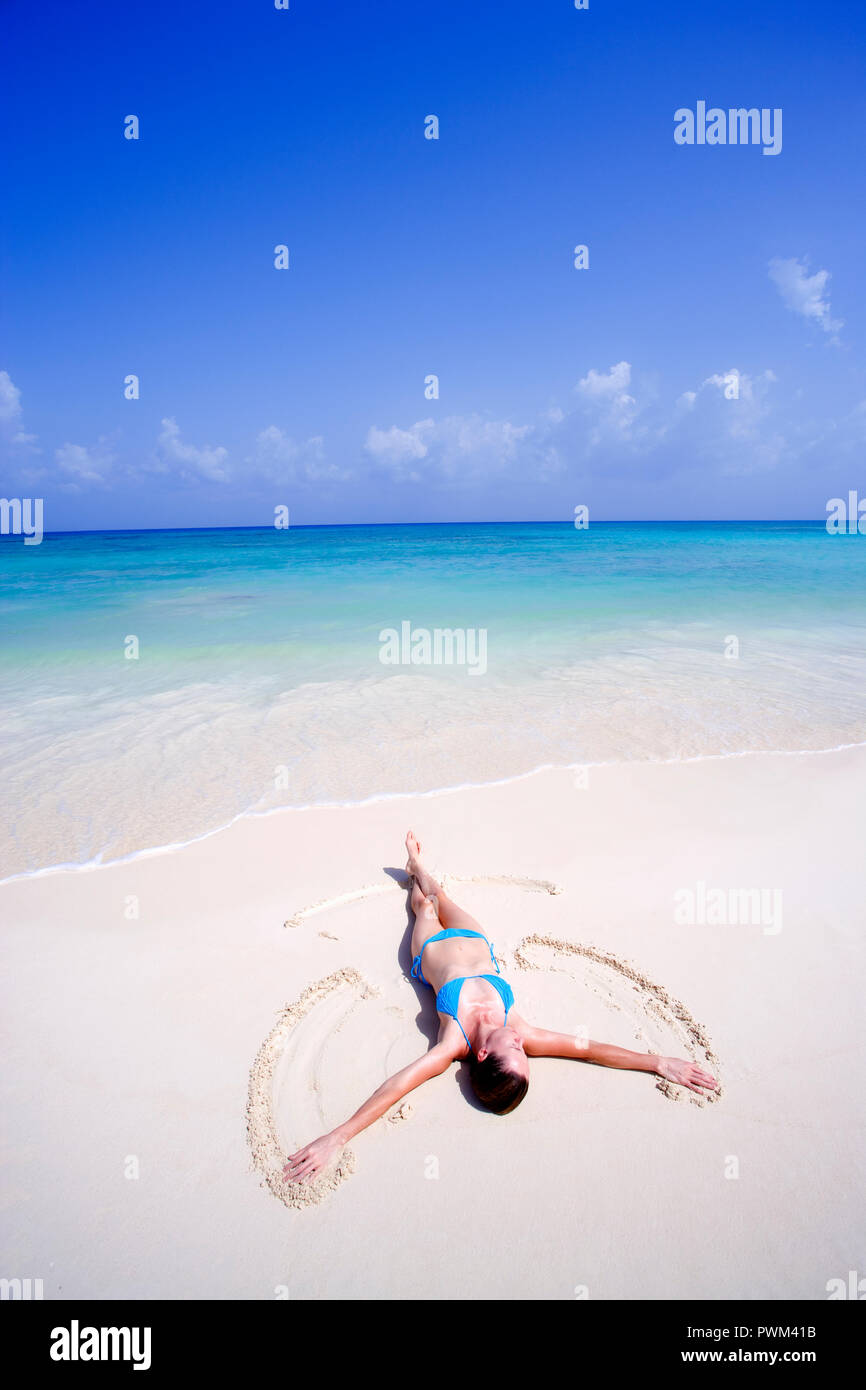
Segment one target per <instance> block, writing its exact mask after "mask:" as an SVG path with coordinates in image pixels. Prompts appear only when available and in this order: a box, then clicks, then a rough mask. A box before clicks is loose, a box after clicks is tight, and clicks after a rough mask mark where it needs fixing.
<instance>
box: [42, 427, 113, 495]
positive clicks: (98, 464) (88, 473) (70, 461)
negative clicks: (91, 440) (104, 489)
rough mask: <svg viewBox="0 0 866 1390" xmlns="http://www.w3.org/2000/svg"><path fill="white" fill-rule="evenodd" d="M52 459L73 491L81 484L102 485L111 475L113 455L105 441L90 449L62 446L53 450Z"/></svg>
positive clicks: (83, 446) (76, 445) (69, 445)
mask: <svg viewBox="0 0 866 1390" xmlns="http://www.w3.org/2000/svg"><path fill="white" fill-rule="evenodd" d="M54 458H55V460H56V463H57V467H58V469H59V470H60V473H61V474H62V475H63V477H64V478H65V479H66V480H67V481H68V483H69V485H70V487H71V488H72V490H73V491H78V488H79V486H80V484H81V483H104V482H106V481H107V479H108V476H109V474H110V473H111V469H112V465H113V463H114V454H113V453H112V452H111V450H110V449H109V447H108V444H107V442H106V440H105V439H100V440H99V442H98V443H97V444H94V445H91V446H90V447H87V446H85V445H84V444H62V445H61V447H60V448H59V449H55V451H54Z"/></svg>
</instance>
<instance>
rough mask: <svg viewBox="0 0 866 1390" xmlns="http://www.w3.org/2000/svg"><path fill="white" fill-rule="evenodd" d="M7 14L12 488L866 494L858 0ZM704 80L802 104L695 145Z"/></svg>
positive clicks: (300, 514) (209, 493) (96, 498)
mask: <svg viewBox="0 0 866 1390" xmlns="http://www.w3.org/2000/svg"><path fill="white" fill-rule="evenodd" d="M2 24H3V29H4V31H5V38H4V47H5V48H6V51H7V52H10V51H11V53H12V63H11V74H10V80H9V81H8V83H7V84H6V88H5V91H4V93H3V95H2V98H0V100H2V121H3V129H4V135H3V145H4V149H5V150H6V152H7V158H6V183H5V194H6V196H5V198H4V204H5V210H4V213H3V215H2V278H3V283H4V292H3V305H2V318H3V322H2V330H3V331H2V338H0V344H2V349H0V370H2V375H0V432H2V448H3V455H2V464H3V466H2V474H0V491H2V494H3V495H4V496H40V497H43V498H44V499H45V526H46V529H48V530H63V529H99V528H102V527H127V526H197V525H201V526H212V525H227V526H230V525H256V524H265V525H266V524H269V523H270V521H271V520H272V518H273V509H274V507H275V506H277V505H279V504H285V505H288V506H289V508H290V512H291V517H292V522H293V524H299V523H301V524H302V523H321V522H353V521H412V520H433V521H435V520H512V519H515V520H520V519H550V520H553V519H556V518H559V517H561V518H562V519H567V518H568V517H569V516H571V515H572V513H573V510H574V507H575V505H577V504H578V503H586V504H587V505H589V507H590V515H591V516H596V517H597V518H599V519H601V518H612V519H627V518H632V517H635V518H667V517H670V518H686V517H693V518H700V517H707V518H721V517H732V518H737V517H780V518H782V517H823V516H824V515H825V502H826V499H827V498H829V497H831V496H837V495H843V494H845V493H847V490H848V489H849V488H851V487H858V486H859V487H860V490H861V492H862V491H864V490H866V477H864V468H863V456H864V448H863V446H864V442H866V371H864V366H866V364H864V354H863V331H864V328H863V320H864V313H863V310H864V293H863V280H864V277H863V274H862V236H861V235H860V233H861V229H862V207H863V206H864V205H866V190H864V186H863V185H864V182H866V174H864V161H863V158H862V131H863V129H864V128H866V112H864V105H866V99H864V83H863V74H862V54H863V40H864V28H866V21H864V18H863V15H862V12H860V11H858V10H857V9H856V8H854V7H851V6H850V5H848V4H842V3H835V2H834V3H828V4H822V5H821V6H815V5H814V4H806V3H790V0H788V2H787V3H784V4H783V3H767V0H748V2H746V0H742V3H740V0H737V2H736V3H729V4H726V5H725V6H697V5H695V6H659V5H653V4H650V3H643V4H641V3H635V2H634V0H630V3H614V0H590V7H589V9H588V10H585V11H578V10H576V9H575V8H574V5H573V0H538V3H534V4H528V3H526V2H525V0H520V2H519V3H518V0H503V2H502V3H487V2H485V0H480V2H479V3H476V4H471V5H470V4H466V0H453V2H452V0H439V2H438V3H437V4H435V5H430V4H429V3H415V0H377V3H376V4H375V5H361V4H357V3H337V4H328V3H323V0H291V7H290V9H289V10H288V11H287V12H285V11H277V10H275V8H274V6H273V3H272V0H237V3H231V4H229V3H222V2H218V3H203V4H201V5H197V6H186V5H183V6H178V5H176V4H175V3H163V2H162V0H147V3H137V4H132V3H131V4H128V5H118V4H116V3H112V4H107V3H99V2H98V0H97V2H96V3H91V4H88V5H86V6H72V5H69V4H66V3H57V2H56V0H49V3H46V4H40V5H38V6H35V5H33V4H32V3H25V2H23V0H11V3H6V4H4V5H3V7H2ZM700 100H703V101H706V102H707V104H708V106H718V107H719V108H722V109H724V110H727V109H729V108H730V107H739V106H744V107H757V108H769V109H775V108H781V110H782V112H783V124H782V131H783V142H782V149H781V152H780V153H779V154H778V155H769V156H768V155H764V154H763V152H762V148H761V147H760V146H754V145H726V146H707V145H705V146H697V145H695V146H679V145H677V144H676V143H675V142H674V139H673V132H674V112H675V111H676V110H677V109H678V108H681V107H690V108H692V109H694V108H695V107H696V104H697V102H698V101H700ZM129 114H136V115H137V116H138V117H139V120H140V138H139V139H138V140H137V141H132V140H126V139H124V135H123V123H124V117H126V116H127V115H129ZM431 114H433V115H436V116H437V117H438V119H439V123H440V124H439V139H438V140H427V139H425V138H424V123H425V117H427V116H428V115H431ZM278 244H286V245H288V247H289V254H290V268H289V269H288V270H285V271H280V270H276V269H275V268H274V248H275V246H276V245H278ZM577 244H585V245H587V246H588V247H589V268H588V269H587V270H575V268H574V266H573V248H574V247H575V245H577ZM129 373H135V374H136V375H138V377H139V378H140V392H141V395H140V399H138V400H133V401H130V400H125V399H124V394H123V389H124V378H125V377H126V376H127V374H129ZM433 373H435V374H436V375H438V377H439V392H440V394H439V398H438V399H434V400H430V399H425V395H424V382H425V378H426V377H427V376H428V374H433ZM732 374H734V377H735V381H736V386H735V390H736V393H737V394H736V398H735V399H734V398H728V397H726V394H725V393H726V391H727V392H728V393H729V395H730V392H731V380H732Z"/></svg>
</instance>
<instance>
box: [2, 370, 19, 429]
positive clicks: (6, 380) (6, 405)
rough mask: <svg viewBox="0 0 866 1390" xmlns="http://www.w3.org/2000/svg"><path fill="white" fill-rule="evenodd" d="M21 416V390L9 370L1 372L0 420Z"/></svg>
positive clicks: (14, 418) (11, 419)
mask: <svg viewBox="0 0 866 1390" xmlns="http://www.w3.org/2000/svg"><path fill="white" fill-rule="evenodd" d="M20 416H21V392H20V391H19V390H18V387H17V386H16V385H15V383H14V382H13V380H12V378H11V376H10V375H9V373H8V372H0V420H4V421H7V420H8V421H14V420H18V419H19V418H20Z"/></svg>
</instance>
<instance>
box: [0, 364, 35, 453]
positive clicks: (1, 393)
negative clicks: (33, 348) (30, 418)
mask: <svg viewBox="0 0 866 1390" xmlns="http://www.w3.org/2000/svg"><path fill="white" fill-rule="evenodd" d="M21 424H22V410H21V392H20V391H19V389H18V387H17V386H16V385H15V383H14V381H13V380H12V378H11V376H10V375H9V373H8V372H0V436H2V438H3V439H4V440H5V442H6V443H7V445H9V447H10V451H11V452H13V453H15V454H18V455H27V454H39V453H41V452H42V450H41V449H40V448H39V446H38V445H37V442H36V441H37V439H38V438H39V436H38V435H36V434H27V432H26V431H25V430H23V429H22V428H21Z"/></svg>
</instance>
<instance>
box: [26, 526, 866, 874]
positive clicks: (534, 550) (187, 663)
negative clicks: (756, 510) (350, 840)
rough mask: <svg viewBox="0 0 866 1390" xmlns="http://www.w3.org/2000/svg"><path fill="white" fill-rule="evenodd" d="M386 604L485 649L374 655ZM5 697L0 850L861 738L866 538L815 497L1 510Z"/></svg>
mask: <svg viewBox="0 0 866 1390" xmlns="http://www.w3.org/2000/svg"><path fill="white" fill-rule="evenodd" d="M404 622H407V623H409V624H410V625H411V630H412V631H413V632H416V631H417V630H418V629H427V630H429V631H431V632H432V631H433V630H434V629H436V628H439V629H452V630H453V629H464V630H472V631H474V632H476V633H478V632H480V630H484V632H485V633H486V670H485V671H484V673H483V674H481V673H479V674H474V675H473V674H470V672H469V669H468V668H467V666H466V665H462V666H461V665H456V664H454V665H446V664H439V665H436V664H430V665H420V664H415V665H412V664H409V665H384V664H383V663H382V661H381V660H380V651H381V642H380V633H381V632H382V631H383V630H384V629H389V628H391V629H397V630H399V629H400V628H401V624H402V623H404ZM129 638H136V639H137V642H138V658H137V659H132V660H130V659H127V657H126V656H125V651H126V650H127V649H129V648H130V646H131V643H130V642H129V641H128V639H129ZM732 639H736V641H733V640H732ZM734 651H737V652H738V654H737V655H727V654H726V652H729V653H730V652H734ZM0 716H2V735H0V737H2V751H3V766H4V778H3V810H4V814H3V824H2V833H0V878H4V877H9V876H11V875H14V874H18V873H23V872H30V871H33V870H38V869H41V868H46V867H49V866H52V865H58V864H70V863H75V864H83V863H89V862H92V861H94V860H98V859H101V860H103V861H105V860H111V859H115V858H119V857H122V856H124V855H128V854H132V853H135V852H136V851H139V850H142V849H145V848H153V847H157V846H162V845H168V844H177V843H183V842H185V841H187V840H190V839H193V838H195V837H196V836H198V835H201V834H205V833H207V832H209V831H212V830H214V829H217V828H218V827H219V826H221V825H224V824H226V823H228V822H229V821H230V820H232V819H233V818H234V817H236V816H238V815H240V814H244V813H257V812H265V811H268V810H271V809H273V808H275V807H277V806H281V805H286V806H305V805H310V804H321V803H333V802H340V803H345V802H358V801H363V800H366V799H367V798H370V797H374V796H383V795H395V794H402V793H409V792H414V791H432V790H434V789H437V788H444V787H452V786H457V785H463V784H466V783H484V782H490V781H496V780H500V779H505V778H509V777H513V776H515V775H518V774H522V773H526V772H528V771H531V770H532V769H533V768H536V767H539V766H545V765H556V766H563V765H573V764H594V763H603V762H611V761H621V760H624V759H671V758H694V757H702V756H711V755H718V754H731V753H738V752H744V751H748V750H754V749H780V750H789V751H797V750H807V749H819V748H831V747H838V746H840V745H843V744H848V743H858V742H862V741H864V739H866V538H863V537H861V536H830V535H828V534H827V532H826V529H825V527H824V525H823V523H821V522H814V523H808V522H787V523H786V522H742V523H598V522H593V523H592V525H591V526H590V527H589V528H588V529H587V530H585V531H578V530H575V528H574V527H573V526H572V525H570V524H567V523H564V524H560V523H550V524H536V523H530V524H524V525H511V524H504V525H493V524H491V525H487V524H483V525H417V526H349V527H336V526H334V527H308V528H293V529H291V530H288V531H277V530H274V529H270V528H268V529H261V530H253V529H249V530H247V529H245V530H210V531H141V532H133V531H125V532H103V533H99V534H89V533H80V534H68V535H47V536H46V537H45V538H44V540H43V542H42V544H41V545H39V546H25V545H24V544H23V543H22V540H21V539H20V538H18V537H3V538H2V539H0Z"/></svg>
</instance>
